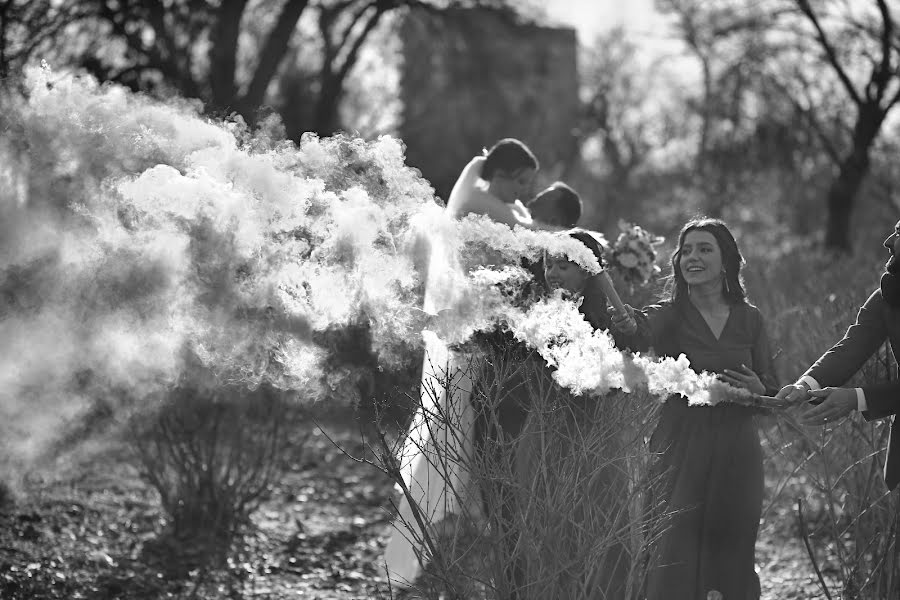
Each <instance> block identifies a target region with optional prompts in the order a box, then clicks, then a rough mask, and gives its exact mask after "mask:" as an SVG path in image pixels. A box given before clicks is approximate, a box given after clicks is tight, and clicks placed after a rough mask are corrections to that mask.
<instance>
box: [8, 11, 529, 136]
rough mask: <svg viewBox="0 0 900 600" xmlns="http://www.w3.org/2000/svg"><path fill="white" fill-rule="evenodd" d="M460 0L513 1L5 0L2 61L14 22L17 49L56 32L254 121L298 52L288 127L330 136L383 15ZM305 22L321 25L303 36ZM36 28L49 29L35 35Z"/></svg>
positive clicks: (60, 43) (105, 61)
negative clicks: (300, 102)
mask: <svg viewBox="0 0 900 600" xmlns="http://www.w3.org/2000/svg"><path fill="white" fill-rule="evenodd" d="M458 5H463V6H487V7H493V8H505V9H507V10H513V9H512V8H511V6H512V5H511V4H509V3H508V2H507V1H506V0H468V1H463V0H281V1H280V2H270V1H268V0H266V1H262V0H228V1H225V2H222V1H216V0H170V1H166V2H163V1H162V0H55V1H54V0H36V1H34V2H26V1H25V0H0V62H3V61H4V60H5V57H6V56H7V55H8V54H9V50H8V48H9V45H8V44H3V43H2V42H3V41H4V40H6V39H7V38H8V31H9V25H8V24H12V23H14V22H15V23H20V24H21V27H20V30H21V32H22V34H23V35H21V36H20V37H22V39H23V40H27V41H29V43H30V46H23V47H21V48H18V49H17V51H16V56H17V57H23V58H25V57H28V56H30V55H31V54H32V50H33V47H34V44H36V43H37V42H38V41H39V40H46V39H47V38H48V37H50V38H55V39H54V40H53V41H55V45H56V55H57V56H58V57H60V60H61V62H64V63H65V62H68V63H74V64H76V65H78V66H80V67H82V68H84V69H86V70H87V71H88V72H90V73H92V74H93V75H95V76H96V77H97V78H98V79H100V80H101V81H112V82H116V83H120V84H123V85H126V86H128V87H130V88H131V89H134V90H140V91H150V92H156V93H160V94H169V93H176V94H179V95H182V96H186V97H190V98H199V99H201V100H203V101H204V102H205V103H206V107H207V110H209V111H211V112H214V113H219V114H230V113H238V114H240V115H242V116H243V117H244V118H245V120H247V121H248V122H251V123H252V122H255V121H256V119H257V111H259V110H260V108H261V107H263V106H265V105H266V104H267V103H270V102H272V101H273V96H272V94H271V92H272V89H273V84H274V83H275V82H276V81H278V80H279V78H280V77H281V76H282V75H283V73H284V69H285V68H287V67H289V66H290V67H292V68H295V67H296V65H297V61H293V62H291V63H290V65H288V64H287V61H286V58H288V57H295V56H297V55H298V54H300V55H303V57H304V60H303V64H305V65H307V68H309V69H310V73H309V74H308V76H305V77H301V78H294V83H295V84H296V82H298V81H299V82H302V83H303V84H304V85H305V86H306V87H307V88H308V89H307V90H305V91H304V93H303V94H302V97H304V98H305V99H309V100H310V101H311V104H312V105H313V109H312V110H308V111H305V112H304V114H308V115H309V118H308V119H306V120H303V121H297V119H294V120H293V121H292V122H296V123H297V130H296V131H289V132H288V133H289V135H291V136H292V137H299V135H300V133H302V131H305V130H312V131H316V132H317V133H320V134H325V135H327V134H331V133H333V132H334V131H336V130H337V129H338V128H339V125H340V124H339V122H338V107H339V105H340V101H341V98H342V95H343V91H344V87H345V84H346V82H347V78H348V76H349V75H350V73H351V71H352V70H353V67H354V66H355V65H356V64H357V61H358V58H359V55H360V50H361V49H362V48H363V46H364V45H365V43H366V41H367V40H368V39H369V36H370V35H371V33H372V32H373V31H374V30H375V29H376V28H377V27H378V25H379V24H380V23H382V22H383V20H384V17H385V16H386V15H388V14H390V13H392V12H394V11H397V10H398V9H401V8H405V7H422V8H425V9H428V10H431V11H435V12H440V11H441V10H442V9H444V8H447V7H450V6H458ZM56 14H59V15H67V16H68V20H67V21H66V22H65V23H72V22H77V23H78V24H79V25H80V29H78V30H77V31H76V32H74V33H73V32H71V31H67V32H63V31H62V30H61V26H53V27H51V26H50V25H49V24H45V23H44V21H45V20H47V19H48V18H49V17H48V15H51V16H52V15H56ZM9 15H12V16H13V17H14V19H10V18H8V17H9ZM57 20H60V19H56V20H54V23H56V21H57ZM65 23H63V24H65ZM303 23H307V24H309V23H312V24H313V25H314V26H315V27H316V32H315V33H314V34H312V35H311V36H310V35H308V34H307V35H306V36H304V33H303V31H302V29H303V26H302V25H303ZM32 32H41V34H42V35H41V37H35V38H34V39H33V40H32V39H30V37H31V33H32ZM44 32H46V33H44ZM73 38H77V39H73ZM75 41H77V43H73V42H75ZM8 62H9V61H8V60H6V62H5V63H4V64H6V63H8ZM287 96H288V99H289V98H290V97H296V96H297V95H296V94H294V95H293V96H291V95H290V94H288V95H287ZM275 108H276V109H277V110H279V112H285V111H292V110H295V109H296V107H293V106H277V107H275Z"/></svg>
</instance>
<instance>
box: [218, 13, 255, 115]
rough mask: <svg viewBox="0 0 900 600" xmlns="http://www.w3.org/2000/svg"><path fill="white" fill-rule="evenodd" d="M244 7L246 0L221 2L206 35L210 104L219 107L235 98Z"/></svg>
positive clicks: (225, 105)
mask: <svg viewBox="0 0 900 600" xmlns="http://www.w3.org/2000/svg"><path fill="white" fill-rule="evenodd" d="M246 6H247V0H229V1H228V2H223V3H222V5H221V6H220V7H219V10H218V13H217V15H216V21H215V24H214V25H213V27H212V30H211V31H210V34H209V38H210V47H209V88H210V92H211V93H212V101H213V104H215V105H216V106H217V107H219V108H224V107H227V106H228V105H229V104H231V103H232V102H233V101H234V96H235V85H234V78H235V69H236V67H237V48H238V37H239V36H240V33H241V17H242V16H243V14H244V9H245V8H246Z"/></svg>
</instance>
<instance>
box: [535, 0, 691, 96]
mask: <svg viewBox="0 0 900 600" xmlns="http://www.w3.org/2000/svg"><path fill="white" fill-rule="evenodd" d="M653 4H654V0H545V2H544V3H543V7H544V9H545V10H546V12H547V15H548V17H549V18H550V20H551V21H556V22H557V23H558V24H559V25H563V26H569V27H574V28H575V30H576V32H577V33H578V41H579V42H580V43H581V44H582V45H586V46H589V45H591V44H592V42H593V41H594V39H595V38H596V36H597V35H599V34H601V33H604V32H605V31H608V30H609V29H611V28H613V27H616V26H619V25H621V26H622V27H624V28H625V30H626V32H627V33H628V36H629V38H630V39H631V40H633V41H634V42H636V43H637V45H638V49H639V57H638V58H639V61H640V63H642V64H644V65H645V66H649V65H651V64H654V67H655V68H662V72H665V73H667V74H668V75H669V76H674V77H675V78H676V79H679V80H681V82H682V83H683V84H687V85H692V84H693V82H695V81H697V80H699V67H698V65H697V64H696V61H695V60H694V59H692V58H691V57H690V56H688V55H687V54H686V53H685V51H684V45H683V44H682V43H681V42H680V41H679V40H678V38H677V36H676V34H675V33H674V32H673V30H672V28H671V26H670V23H669V21H668V20H667V18H666V17H664V16H663V15H661V14H659V13H658V12H657V11H656V9H655V8H654V6H653ZM657 72H659V71H657Z"/></svg>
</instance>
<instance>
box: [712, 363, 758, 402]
mask: <svg viewBox="0 0 900 600" xmlns="http://www.w3.org/2000/svg"><path fill="white" fill-rule="evenodd" d="M719 379H720V380H722V381H724V382H725V383H727V384H728V385H731V386H733V387H736V388H744V389H745V390H750V391H751V392H753V393H754V394H756V395H757V396H762V395H763V394H765V393H766V386H765V385H763V382H762V381H760V379H759V375H757V374H756V373H754V372H753V370H751V369H750V367H748V366H747V365H743V364H742V365H741V367H740V369H738V370H737V371H735V370H732V369H725V372H724V373H722V374H721V375H719Z"/></svg>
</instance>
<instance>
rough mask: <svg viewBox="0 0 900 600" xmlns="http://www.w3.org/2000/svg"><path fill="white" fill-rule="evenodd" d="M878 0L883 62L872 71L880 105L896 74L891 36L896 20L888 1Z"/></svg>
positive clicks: (875, 98) (876, 99) (876, 96)
mask: <svg viewBox="0 0 900 600" xmlns="http://www.w3.org/2000/svg"><path fill="white" fill-rule="evenodd" d="M877 1H878V11H879V12H880V13H881V21H882V28H881V62H880V63H879V65H878V68H877V69H876V70H875V71H874V72H873V73H872V81H874V82H875V85H876V90H875V97H874V98H872V99H873V100H875V101H876V102H877V103H878V105H879V106H880V105H881V100H882V98H884V92H885V90H886V89H887V85H888V83H889V82H890V80H891V79H892V78H893V77H894V74H893V73H892V72H891V71H892V69H891V54H892V53H891V38H892V37H893V35H894V20H893V18H892V17H891V10H890V8H888V5H887V2H885V0H877Z"/></svg>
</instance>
